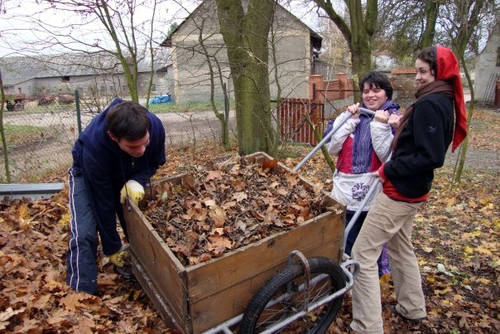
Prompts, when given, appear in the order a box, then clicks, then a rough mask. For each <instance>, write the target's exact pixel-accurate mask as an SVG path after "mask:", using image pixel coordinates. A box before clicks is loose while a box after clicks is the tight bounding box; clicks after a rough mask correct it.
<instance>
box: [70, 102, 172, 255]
mask: <svg viewBox="0 0 500 334" xmlns="http://www.w3.org/2000/svg"><path fill="white" fill-rule="evenodd" d="M121 102H123V100H122V99H120V98H115V99H114V100H113V101H112V102H111V103H110V104H109V105H108V106H107V107H106V109H105V110H104V111H102V112H101V113H100V114H98V115H97V116H96V117H94V119H93V120H92V121H91V122H90V124H89V125H88V126H87V127H86V128H85V130H84V131H83V132H82V133H81V134H80V136H79V138H78V140H77V141H76V143H75V145H74V146H73V150H72V154H73V170H74V172H75V175H76V174H77V173H81V175H82V176H83V178H84V180H85V182H86V184H87V188H88V191H89V195H90V196H91V202H92V205H93V208H92V210H93V212H94V215H95V219H96V224H97V229H98V231H99V234H100V236H101V241H102V246H103V251H104V254H105V255H110V254H113V253H115V252H117V251H118V250H119V249H120V247H121V240H120V236H119V235H118V232H117V231H116V215H118V217H119V218H120V221H121V223H122V226H125V224H124V220H123V212H122V205H121V203H120V190H121V189H122V187H123V186H124V184H125V183H126V182H127V181H128V180H131V179H132V180H136V181H137V182H139V183H140V184H142V185H143V186H145V185H146V183H147V182H148V180H149V178H150V177H151V176H153V175H154V173H155V172H156V170H157V169H158V167H159V166H160V165H162V164H164V163H165V130H164V128H163V125H162V123H161V121H160V119H159V118H158V117H157V116H156V115H154V114H152V113H151V112H149V111H148V112H147V116H148V118H149V121H150V127H149V136H150V137H149V138H150V142H149V145H148V146H147V147H146V151H145V152H144V154H143V155H142V156H141V157H139V158H134V157H132V156H130V155H129V154H127V153H126V152H124V151H122V150H121V149H120V147H119V146H118V144H117V143H116V142H115V141H113V140H112V139H111V138H110V137H109V135H108V134H107V129H106V124H105V123H106V115H107V113H108V112H109V110H110V109H111V108H112V107H113V106H115V105H117V104H119V103H121Z"/></svg>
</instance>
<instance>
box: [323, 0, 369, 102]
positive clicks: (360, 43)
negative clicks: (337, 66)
mask: <svg viewBox="0 0 500 334" xmlns="http://www.w3.org/2000/svg"><path fill="white" fill-rule="evenodd" d="M314 1H315V2H316V4H317V5H318V6H319V7H321V8H322V9H323V10H325V12H326V13H327V14H328V16H329V17H330V19H331V20H332V21H333V22H334V23H335V25H336V26H337V27H338V28H339V30H340V31H341V32H342V35H343V36H344V38H345V40H346V42H347V44H348V45H349V51H350V52H351V61H352V74H353V89H354V100H355V101H356V100H359V99H360V97H361V94H360V92H359V90H358V89H357V87H358V82H359V79H360V77H361V76H362V75H364V74H365V73H366V72H368V71H370V70H371V69H372V59H371V57H372V45H371V44H372V39H373V35H374V33H375V28H376V25H377V16H378V1H377V0H367V1H366V9H364V8H363V6H362V3H361V0H344V2H345V4H346V6H347V8H348V13H349V19H350V25H348V24H347V23H346V22H345V20H344V19H343V17H341V16H340V15H338V14H337V12H336V11H335V9H334V8H333V6H332V2H331V0H314ZM363 13H365V15H364V16H363Z"/></svg>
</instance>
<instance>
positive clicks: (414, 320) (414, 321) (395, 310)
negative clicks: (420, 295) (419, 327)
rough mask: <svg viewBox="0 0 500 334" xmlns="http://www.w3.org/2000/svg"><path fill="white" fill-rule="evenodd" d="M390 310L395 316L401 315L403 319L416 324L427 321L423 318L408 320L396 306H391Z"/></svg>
mask: <svg viewBox="0 0 500 334" xmlns="http://www.w3.org/2000/svg"><path fill="white" fill-rule="evenodd" d="M389 309H390V310H391V311H392V313H394V314H397V315H399V316H400V317H401V318H403V319H405V320H408V321H410V322H412V323H414V324H418V323H420V322H422V320H424V319H425V317H422V318H415V319H412V318H408V317H406V316H405V315H403V314H402V313H401V312H399V311H398V309H397V307H396V305H389Z"/></svg>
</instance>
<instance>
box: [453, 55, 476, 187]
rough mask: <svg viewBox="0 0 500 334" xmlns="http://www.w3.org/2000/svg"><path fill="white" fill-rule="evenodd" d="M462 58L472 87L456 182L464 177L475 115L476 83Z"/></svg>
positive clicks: (468, 81)
mask: <svg viewBox="0 0 500 334" xmlns="http://www.w3.org/2000/svg"><path fill="white" fill-rule="evenodd" d="M460 59H461V60H462V68H463V70H464V73H465V77H466V78H467V83H468V85H469V87H470V103H469V107H468V108H467V137H465V139H464V141H463V143H462V149H461V150H460V157H459V161H458V165H457V168H456V170H455V171H454V173H453V181H454V182H456V183H460V180H461V178H462V173H463V170H464V165H465V158H466V157H467V149H468V146H469V135H470V128H471V126H470V123H471V121H472V116H473V115H474V85H473V83H472V78H471V77H470V73H469V70H468V68H467V65H466V63H465V60H464V57H463V56H462V57H460Z"/></svg>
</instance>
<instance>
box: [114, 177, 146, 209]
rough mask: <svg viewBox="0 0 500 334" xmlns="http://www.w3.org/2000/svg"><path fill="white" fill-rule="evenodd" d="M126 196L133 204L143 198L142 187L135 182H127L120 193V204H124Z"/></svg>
mask: <svg viewBox="0 0 500 334" xmlns="http://www.w3.org/2000/svg"><path fill="white" fill-rule="evenodd" d="M127 195H128V197H129V198H130V200H131V201H132V202H134V203H135V204H137V203H139V202H140V200H141V199H143V198H144V187H143V186H142V185H141V184H140V183H139V182H137V181H135V180H128V181H127V183H125V185H124V186H123V188H122V190H121V191H120V203H122V204H123V203H125V197H126V196H127Z"/></svg>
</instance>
